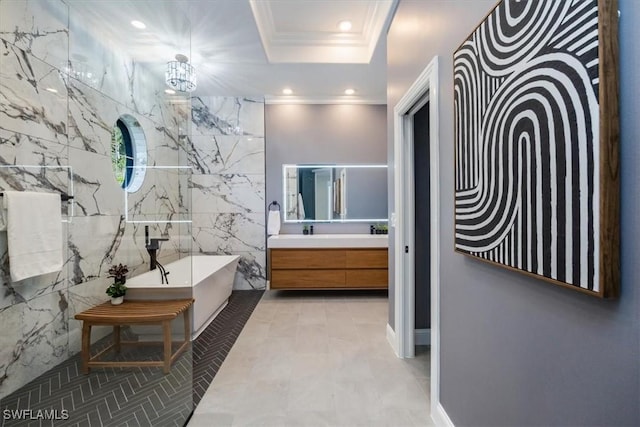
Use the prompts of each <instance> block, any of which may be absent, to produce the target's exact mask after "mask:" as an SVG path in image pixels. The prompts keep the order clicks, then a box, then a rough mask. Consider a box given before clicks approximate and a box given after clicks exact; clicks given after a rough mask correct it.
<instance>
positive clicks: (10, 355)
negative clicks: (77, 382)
mask: <svg viewBox="0 0 640 427" xmlns="http://www.w3.org/2000/svg"><path fill="white" fill-rule="evenodd" d="M65 294H66V293H65V292H52V293H49V294H47V295H43V296H41V297H38V298H34V299H31V300H30V301H28V302H21V303H18V304H14V305H12V306H11V307H9V308H7V309H4V310H1V311H0V315H1V316H2V320H3V331H4V332H3V333H2V334H0V355H1V357H0V378H2V381H0V398H1V397H3V396H5V395H7V394H9V393H11V392H12V391H15V390H16V389H18V388H20V387H21V386H22V385H24V384H26V383H28V382H29V381H31V380H32V379H34V378H36V377H38V376H39V375H41V374H42V373H44V372H46V371H47V370H49V369H51V368H53V367H54V366H56V365H57V364H59V363H60V362H62V361H64V360H66V359H67V344H68V334H67V331H68V318H67V308H68V302H67V299H66V295H65Z"/></svg>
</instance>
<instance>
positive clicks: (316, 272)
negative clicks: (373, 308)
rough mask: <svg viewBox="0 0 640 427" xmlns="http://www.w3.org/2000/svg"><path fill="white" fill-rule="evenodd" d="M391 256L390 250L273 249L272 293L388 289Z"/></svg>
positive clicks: (271, 251) (271, 265)
mask: <svg viewBox="0 0 640 427" xmlns="http://www.w3.org/2000/svg"><path fill="white" fill-rule="evenodd" d="M387 253H388V250H387V248H330V249H325V248H322V249H321V248H286V249H285V248H282V249H281V248H273V249H270V263H269V266H270V272H269V273H270V274H269V276H270V283H271V289H386V288H387V287H388V261H387V260H388V258H387Z"/></svg>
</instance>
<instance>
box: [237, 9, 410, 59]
mask: <svg viewBox="0 0 640 427" xmlns="http://www.w3.org/2000/svg"><path fill="white" fill-rule="evenodd" d="M363 1H364V0H363ZM396 3H397V0H369V1H368V5H367V11H366V16H365V17H364V24H363V30H362V31H361V32H349V33H341V32H339V31H335V32H326V31H299V32H292V31H288V32H285V31H278V29H277V28H276V24H275V20H274V18H273V9H272V1H269V0H249V4H250V6H251V11H252V12H253V17H254V19H255V21H256V26H257V27H258V32H259V34H260V40H261V41H262V47H263V49H264V51H265V53H266V55H267V59H268V60H269V62H271V63H338V64H344V63H350V64H368V63H369V62H370V61H371V57H372V56H373V53H374V51H375V48H376V46H377V44H378V40H379V38H380V36H381V34H382V32H383V31H384V29H385V26H386V24H387V21H388V17H389V15H390V13H391V11H392V10H393V8H394V6H395V4H396Z"/></svg>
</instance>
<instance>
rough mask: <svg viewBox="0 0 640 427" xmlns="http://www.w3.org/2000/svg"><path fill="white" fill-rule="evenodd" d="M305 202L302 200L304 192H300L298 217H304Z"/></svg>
mask: <svg viewBox="0 0 640 427" xmlns="http://www.w3.org/2000/svg"><path fill="white" fill-rule="evenodd" d="M305 216H306V214H305V213H304V202H303V201H302V193H298V219H304V217H305Z"/></svg>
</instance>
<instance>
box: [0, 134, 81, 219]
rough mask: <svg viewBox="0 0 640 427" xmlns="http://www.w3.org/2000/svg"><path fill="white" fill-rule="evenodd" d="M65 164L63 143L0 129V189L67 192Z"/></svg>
mask: <svg viewBox="0 0 640 427" xmlns="http://www.w3.org/2000/svg"><path fill="white" fill-rule="evenodd" d="M68 164H69V162H68V155H67V148H66V146H65V145H63V144H58V143H54V142H49V141H44V140H42V139H39V138H36V137H33V136H29V135H25V134H22V133H18V132H14V131H10V130H6V129H2V128H0V188H1V189H13V190H19V191H22V190H27V191H44V192H54V193H66V194H70V192H71V169H70V168H69V167H68ZM63 214H66V206H65V205H64V204H63Z"/></svg>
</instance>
